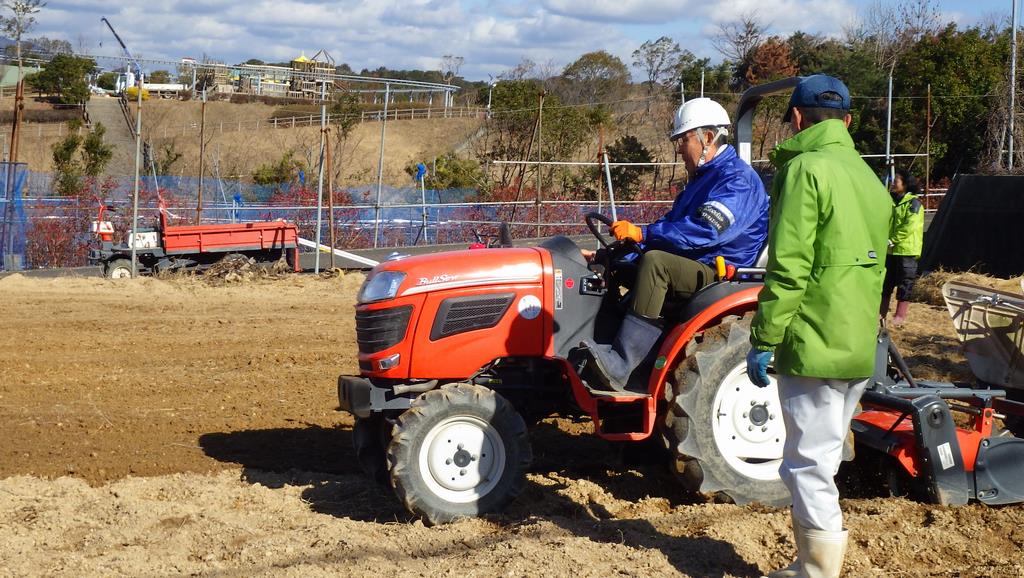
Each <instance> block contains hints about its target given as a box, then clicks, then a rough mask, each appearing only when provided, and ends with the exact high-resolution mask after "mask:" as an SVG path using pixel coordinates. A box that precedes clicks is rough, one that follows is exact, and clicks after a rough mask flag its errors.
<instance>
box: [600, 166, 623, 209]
mask: <svg viewBox="0 0 1024 578" xmlns="http://www.w3.org/2000/svg"><path fill="white" fill-rule="evenodd" d="M601 154H602V157H603V158H604V177H605V178H606V179H607V180H608V204H609V205H611V208H612V220H613V221H618V220H619V214H618V212H617V211H616V210H615V191H614V190H613V189H612V169H611V166H610V165H609V164H608V151H604V152H602V153H601Z"/></svg>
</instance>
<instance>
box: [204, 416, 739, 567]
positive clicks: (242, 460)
mask: <svg viewBox="0 0 1024 578" xmlns="http://www.w3.org/2000/svg"><path fill="white" fill-rule="evenodd" d="M576 424H578V425H579V427H576ZM569 429H572V430H575V431H579V432H580V433H570V432H568V431H565V430H564V429H562V428H561V427H559V426H558V425H556V424H555V423H550V422H543V423H540V424H538V425H537V426H536V427H534V428H533V430H532V432H531V442H532V446H533V452H534V462H533V466H532V467H531V469H530V472H531V473H532V474H537V475H540V476H543V477H544V478H546V479H547V480H558V481H557V482H556V483H555V484H554V485H549V484H547V483H545V484H543V485H542V484H539V483H536V482H534V481H528V483H527V486H526V489H525V490H524V492H523V494H522V495H521V496H520V497H519V498H518V499H517V500H516V501H515V502H513V503H512V504H511V505H510V506H509V507H508V508H507V510H506V511H505V512H503V513H501V514H493V515H489V516H487V519H489V520H490V521H491V522H494V523H496V524H498V525H500V526H504V527H515V526H520V525H523V524H530V523H534V522H537V521H538V520H540V521H544V520H546V521H550V522H551V523H553V524H555V525H557V526H559V527H562V528H564V529H566V530H568V531H570V532H571V533H573V534H574V535H576V536H579V537H583V538H587V539H589V540H592V541H595V542H603V543H616V544H625V545H628V546H631V547H634V548H643V549H656V550H660V551H662V552H663V554H664V555H665V556H666V558H667V559H668V560H669V562H670V563H671V564H672V565H673V566H674V567H675V568H677V569H678V570H679V571H680V572H683V573H685V574H689V575H696V576H716V575H724V574H733V575H755V574H757V572H758V569H757V567H756V566H754V565H751V564H750V563H748V562H746V561H744V560H743V559H742V558H741V557H740V556H739V555H738V554H737V553H736V551H735V549H734V548H733V546H732V545H731V544H729V543H728V542H725V541H722V540H717V539H713V538H709V537H706V536H696V537H690V536H685V535H683V536H672V535H669V534H666V533H665V532H664V531H662V530H659V529H658V528H656V527H655V526H654V525H653V524H652V523H651V522H650V521H649V520H647V519H643V518H630V519H618V518H616V516H615V515H614V514H613V513H611V512H609V511H608V509H607V508H606V506H604V505H603V504H601V503H599V502H598V501H596V500H594V499H593V498H589V499H583V500H581V499H580V498H578V497H577V498H570V497H568V496H567V495H566V493H565V492H562V491H561V490H566V489H567V488H569V487H570V486H572V485H574V484H575V483H576V481H577V480H587V481H588V482H590V483H593V484H595V485H597V486H599V487H600V488H601V489H603V490H604V492H607V494H609V495H610V496H612V497H614V498H615V499H618V500H624V501H629V502H637V501H639V500H642V499H644V498H648V497H656V498H663V499H665V500H666V501H667V503H668V507H669V508H671V507H674V506H676V505H684V504H695V503H701V502H703V501H704V499H703V498H702V497H701V496H699V495H696V494H694V493H692V492H688V491H686V490H684V489H683V488H682V487H681V486H680V485H679V483H678V482H677V481H676V480H675V478H674V476H673V475H672V474H671V473H670V472H669V471H668V468H667V467H666V465H665V464H666V456H665V454H664V453H662V451H661V450H660V448H657V447H656V446H653V445H650V444H635V443H634V444H614V443H609V442H607V441H604V440H602V439H600V438H598V437H596V436H594V435H592V434H590V433H584V431H589V425H588V424H586V423H583V422H575V424H574V423H572V422H570V428H569ZM199 441H200V445H201V446H202V448H203V450H204V451H205V452H206V454H207V455H208V456H210V457H212V458H214V459H217V460H219V461H223V462H232V463H238V464H240V465H242V467H243V473H242V479H243V480H244V481H246V482H248V483H252V484H259V485H263V486H266V487H270V488H281V487H285V486H288V485H298V486H309V487H308V488H306V489H305V490H304V491H303V492H302V498H303V499H304V500H306V501H307V502H308V503H309V504H310V508H311V509H312V510H313V511H316V512H320V513H323V514H328V515H331V516H337V517H344V518H350V519H354V520H361V521H375V522H401V523H409V522H412V521H413V520H414V519H415V518H414V517H413V516H412V515H411V514H409V513H408V512H407V511H406V509H405V508H404V506H403V505H402V504H401V503H400V502H399V501H398V499H397V498H396V497H395V495H394V493H393V492H392V491H391V489H390V488H389V487H386V486H384V485H381V484H377V483H375V482H374V481H373V480H371V479H370V478H369V477H367V476H365V475H364V474H363V472H362V471H361V469H360V467H359V465H358V463H357V462H356V457H355V454H354V452H353V450H352V439H351V431H350V430H349V429H347V428H346V429H341V428H338V429H332V428H323V427H319V426H309V427H306V428H275V429H267V430H243V431H237V432H218V433H210V434H205V435H203V436H201V437H200V440H199ZM569 493H570V494H571V493H572V492H569Z"/></svg>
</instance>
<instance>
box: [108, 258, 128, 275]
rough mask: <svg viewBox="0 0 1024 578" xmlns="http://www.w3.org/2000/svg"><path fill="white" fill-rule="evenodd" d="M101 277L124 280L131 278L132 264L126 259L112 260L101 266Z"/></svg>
mask: <svg viewBox="0 0 1024 578" xmlns="http://www.w3.org/2000/svg"><path fill="white" fill-rule="evenodd" d="M103 276H104V277H106V278H107V279H126V278H129V277H131V276H132V262H131V261H130V260H128V259H114V260H113V261H108V262H107V263H105V264H104V266H103Z"/></svg>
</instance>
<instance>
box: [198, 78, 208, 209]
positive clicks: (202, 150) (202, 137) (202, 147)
mask: <svg viewBox="0 0 1024 578" xmlns="http://www.w3.org/2000/svg"><path fill="white" fill-rule="evenodd" d="M199 108H200V110H201V111H202V114H201V115H200V117H201V118H200V121H199V193H198V198H197V199H196V224H197V225H198V224H199V222H200V220H202V218H203V173H204V170H203V169H204V166H203V164H204V161H205V160H206V89H205V88H204V89H203V103H202V104H200V105H199Z"/></svg>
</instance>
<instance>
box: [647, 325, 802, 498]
mask: <svg viewBox="0 0 1024 578" xmlns="http://www.w3.org/2000/svg"><path fill="white" fill-rule="evenodd" d="M752 316H753V314H748V315H746V316H744V317H743V318H742V319H740V318H738V317H729V318H726V319H724V320H723V321H722V323H721V324H720V325H717V326H715V327H712V328H710V329H708V330H706V331H705V332H704V334H703V338H702V340H701V341H700V342H699V343H697V342H693V343H691V344H689V345H688V347H687V356H686V358H685V359H684V360H683V361H682V362H681V363H680V364H679V367H677V368H676V370H675V371H674V372H673V374H672V377H671V378H670V381H671V383H670V384H667V386H668V385H670V386H671V390H668V387H666V395H667V397H668V400H667V401H668V402H669V403H668V405H669V407H668V410H667V411H666V412H665V419H664V428H663V429H664V432H665V436H666V438H667V439H668V441H669V445H670V447H671V450H672V452H673V454H674V457H675V459H674V470H675V472H676V474H677V475H678V476H679V478H680V480H681V481H682V482H683V484H684V485H685V486H686V487H687V488H688V489H691V490H694V491H699V492H702V493H704V494H708V495H710V496H711V497H713V498H714V499H717V500H720V501H729V502H734V503H736V504H741V505H742V504H746V503H749V502H760V503H762V504H766V505H771V506H784V505H787V504H789V503H790V501H791V498H790V495H789V491H788V490H787V489H786V486H785V485H784V484H783V483H782V478H781V477H780V476H779V472H778V469H779V464H780V463H781V462H782V446H783V443H784V442H785V436H786V430H785V425H784V424H783V420H782V415H781V413H780V405H779V393H778V389H777V386H776V383H775V380H774V377H772V378H771V379H772V382H771V384H770V385H769V386H768V387H765V388H759V387H757V386H755V385H754V384H752V383H751V382H750V380H749V379H748V378H747V374H746V354H747V351H749V349H750V343H749V337H750V319H751V317H752Z"/></svg>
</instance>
